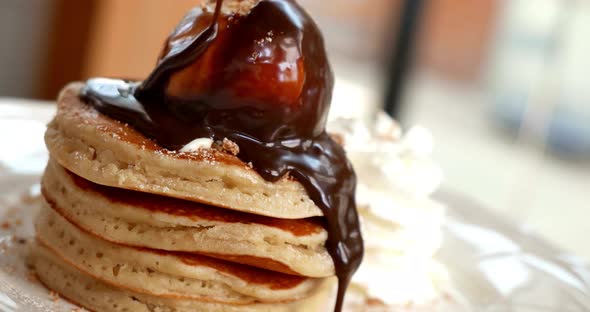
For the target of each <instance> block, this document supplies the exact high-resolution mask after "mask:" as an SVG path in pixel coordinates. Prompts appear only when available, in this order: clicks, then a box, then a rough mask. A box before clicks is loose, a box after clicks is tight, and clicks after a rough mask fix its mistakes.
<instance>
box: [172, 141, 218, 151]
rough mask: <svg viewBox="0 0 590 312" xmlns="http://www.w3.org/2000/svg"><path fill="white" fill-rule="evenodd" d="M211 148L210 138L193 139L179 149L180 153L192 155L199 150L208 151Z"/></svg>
mask: <svg viewBox="0 0 590 312" xmlns="http://www.w3.org/2000/svg"><path fill="white" fill-rule="evenodd" d="M211 146H213V140H212V139H210V138H198V139H194V140H192V141H191V142H189V143H188V144H187V145H185V146H184V147H183V148H181V149H180V151H181V152H182V153H194V152H197V151H198V150H200V149H210V148H211Z"/></svg>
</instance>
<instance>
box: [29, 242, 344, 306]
mask: <svg viewBox="0 0 590 312" xmlns="http://www.w3.org/2000/svg"><path fill="white" fill-rule="evenodd" d="M29 264H30V265H31V266H32V267H33V268H34V270H35V271H36V274H37V277H38V278H39V280H40V281H41V282H42V283H43V284H44V285H45V286H47V287H48V288H50V289H52V290H54V291H56V292H57V293H59V294H60V295H61V296H62V297H64V298H66V299H68V300H70V301H72V302H74V303H76V304H78V305H81V306H83V307H85V308H87V309H89V310H91V311H96V312H103V311H105V312H106V311H109V312H111V311H112V312H136V311H137V312H143V311H145V312H153V311H158V312H200V311H203V312H205V311H211V312H215V311H227V312H232V311H245V312H248V311H252V312H254V311H268V312H271V311H272V312H274V311H278V312H280V311H312V312H313V311H328V310H329V308H330V302H329V300H328V298H329V297H330V293H331V290H332V284H333V281H332V280H329V281H326V283H325V284H324V285H322V286H321V287H320V288H318V290H317V291H315V292H314V294H313V295H312V296H310V297H308V298H306V299H302V300H299V301H294V302H290V303H274V304H273V303H256V304H249V305H232V304H223V303H212V302H203V301H197V300H186V299H174V298H163V297H157V296H153V295H147V294H141V293H137V292H133V291H129V290H125V289H120V288H116V287H113V286H111V285H108V284H106V283H103V282H101V281H98V280H96V279H94V278H92V277H90V276H88V275H85V274H83V273H82V272H80V271H78V270H76V269H74V268H73V267H71V266H69V265H68V264H67V263H65V262H63V261H62V260H61V259H60V258H59V257H58V256H56V255H55V254H54V253H53V252H52V251H50V250H49V249H47V248H45V247H43V246H42V245H36V246H34V247H33V249H32V252H31V255H30V257H29Z"/></svg>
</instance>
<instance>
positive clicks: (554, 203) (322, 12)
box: [0, 0, 590, 259]
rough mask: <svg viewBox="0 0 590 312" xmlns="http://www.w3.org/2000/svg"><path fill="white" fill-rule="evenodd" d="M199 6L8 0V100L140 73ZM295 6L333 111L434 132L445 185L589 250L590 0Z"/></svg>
mask: <svg viewBox="0 0 590 312" xmlns="http://www.w3.org/2000/svg"><path fill="white" fill-rule="evenodd" d="M197 2H198V1H197V0H172V1H161V0H125V1H121V0H85V1H79V0H0V42H1V44H0V97H18V98H31V99H40V100H52V99H54V98H55V97H56V95H57V92H58V91H59V89H60V88H61V87H62V86H63V85H64V84H65V83H67V82H68V81H72V80H81V79H85V78H88V77H92V76H114V77H128V78H137V79H142V78H144V77H146V75H147V74H148V73H149V72H150V71H151V69H152V68H153V66H154V64H155V61H156V57H157V55H158V53H159V50H160V47H161V45H162V43H163V41H164V39H165V38H166V35H167V34H168V33H169V32H170V31H171V30H172V28H173V27H174V25H175V24H176V23H177V22H178V21H179V19H180V18H181V17H182V16H183V15H184V13H185V12H186V11H187V10H188V9H189V8H190V7H192V6H194V5H195V4H196V3H197ZM300 2H301V3H302V5H304V6H305V7H306V8H307V9H308V10H309V11H310V13H311V14H312V15H313V16H314V17H315V18H316V19H317V21H318V24H320V26H321V28H322V30H323V31H324V36H325V38H326V41H327V45H328V49H329V53H330V56H331V60H332V63H333V67H334V70H335V73H336V75H337V87H336V91H335V95H334V104H333V107H334V108H335V109H336V110H339V111H340V112H342V113H343V114H347V115H351V116H362V117H363V118H365V119H366V120H367V121H370V120H371V118H372V116H374V113H375V111H377V110H378V109H382V108H383V109H386V110H387V111H388V112H390V113H391V114H392V115H393V116H394V117H395V118H396V119H398V120H399V122H400V123H401V124H402V125H404V126H411V125H422V126H425V127H427V128H429V129H430V130H431V131H432V133H433V135H434V137H435V140H436V147H435V151H434V156H433V157H434V158H435V159H436V161H437V162H438V163H439V164H440V165H441V167H442V169H443V171H444V172H445V176H446V179H445V188H446V189H449V190H454V191H459V192H461V193H465V194H468V195H469V196H470V197H473V198H474V199H476V200H478V201H480V202H482V203H483V204H485V205H486V206H488V207H490V208H492V209H494V210H496V211H498V212H499V213H501V214H502V215H504V216H505V217H507V218H510V219H512V220H514V221H517V222H519V223H520V224H523V225H524V226H525V227H527V228H530V229H532V230H534V231H535V232H537V233H540V234H542V235H543V236H544V237H545V238H546V239H548V240H549V241H551V242H554V243H557V244H558V245H560V246H561V247H563V248H564V249H566V250H569V251H573V252H575V253H577V254H579V255H581V256H583V257H585V258H586V259H590V244H587V243H586V242H585V237H587V236H588V235H590V226H589V224H590V223H589V222H588V221H587V220H588V219H589V218H590V161H589V160H590V105H589V103H590V85H588V82H587V78H586V75H587V72H588V70H590V57H589V55H590V40H588V37H587V34H588V33H590V2H587V1H566V0H561V1H560V0H511V1H507V0H504V1H501V0H478V1H471V0H436V1H426V0H405V1H404V0H370V1H367V0H323V1H314V0H300ZM48 105H49V103H48Z"/></svg>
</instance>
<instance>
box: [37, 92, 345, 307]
mask: <svg viewBox="0 0 590 312" xmlns="http://www.w3.org/2000/svg"><path fill="white" fill-rule="evenodd" d="M81 87H82V85H81V84H72V85H70V86H68V87H66V88H65V89H64V91H63V92H62V94H61V95H60V98H59V100H58V112H57V115H56V117H55V119H54V120H53V121H52V122H51V123H50V124H49V126H48V130H47V132H46V136H45V140H46V144H47V147H48V149H49V151H50V156H51V157H50V160H49V164H48V166H47V169H46V171H45V174H44V176H43V181H42V192H43V195H44V197H45V205H44V207H43V208H42V210H41V212H40V214H39V216H38V217H37V220H36V229H37V246H36V248H34V249H33V251H32V256H31V257H30V262H31V265H32V266H33V267H34V268H35V270H36V272H37V275H38V277H39V279H40V280H41V281H42V282H43V283H44V284H45V285H47V286H48V287H49V288H51V289H53V290H55V291H56V292H58V293H59V294H61V295H62V296H63V297H65V298H67V299H70V300H71V301H73V302H76V303H79V304H80V305H82V306H84V307H87V308H89V309H91V310H94V311H234V310H236V311H237V310H239V311H283V310H286V311H292V310H297V311H325V310H327V309H329V308H328V307H327V306H326V304H327V303H328V301H329V300H327V298H328V297H329V294H330V290H331V287H329V286H330V284H332V283H331V281H332V279H331V278H328V277H331V276H333V275H334V265H333V262H332V258H331V257H330V255H329V254H328V252H327V250H326V249H325V242H326V239H327V232H326V231H325V229H324V228H323V226H322V221H323V220H322V218H321V215H322V214H321V211H320V209H319V208H318V207H317V206H316V205H315V204H314V202H313V201H312V200H311V199H310V198H309V197H308V195H307V193H306V192H305V190H304V188H303V187H302V186H301V184H299V183H298V182H297V181H295V180H293V179H291V178H289V177H284V178H283V179H282V180H280V181H278V182H274V183H271V182H268V181H266V180H264V179H263V178H262V177H260V176H259V175H258V174H257V173H256V171H254V169H253V168H251V167H250V166H249V165H248V164H245V163H243V162H242V161H240V160H239V159H238V158H237V157H236V156H234V155H232V154H231V153H227V152H224V151H223V150H222V149H216V148H207V149H199V150H196V151H194V152H190V153H180V152H173V151H169V150H166V149H163V148H161V147H159V146H158V145H157V144H155V143H154V142H153V141H151V140H149V139H147V138H146V137H144V136H143V135H142V134H140V133H139V132H137V131H135V130H134V129H132V128H131V127H129V126H128V125H126V124H123V123H120V122H118V121H116V120H113V119H111V118H109V117H107V116H105V115H102V114H100V113H98V112H97V111H96V110H95V109H94V108H93V107H91V106H90V105H86V104H85V103H83V102H82V101H81V100H80V99H79V96H78V95H79V92H80V88H81Z"/></svg>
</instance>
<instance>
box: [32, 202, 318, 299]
mask: <svg viewBox="0 0 590 312" xmlns="http://www.w3.org/2000/svg"><path fill="white" fill-rule="evenodd" d="M36 230H37V240H38V241H39V243H40V244H41V245H43V246H44V247H46V248H48V249H50V250H51V251H52V252H54V253H55V254H56V255H58V256H59V257H60V258H61V259H62V260H63V261H64V262H66V263H68V264H69V265H71V266H74V267H76V268H77V269H78V270H80V271H83V272H85V273H86V274H88V275H90V276H92V277H94V278H96V279H98V280H101V281H103V282H106V283H108V284H111V285H114V286H117V287H119V288H126V289H130V290H133V291H136V292H141V293H147V294H151V295H156V296H160V297H170V298H185V299H198V300H201V301H212V302H222V303H240V304H244V303H253V302H278V301H292V300H297V299H300V298H303V297H306V296H308V295H309V292H310V290H312V289H314V288H315V286H317V284H318V283H319V280H316V279H310V278H305V277H299V276H293V275H287V274H282V273H277V272H272V271H267V270H262V269H257V268H254V267H249V266H245V265H240V264H235V263H230V262H225V261H221V260H217V259H213V258H209V257H205V256H199V255H191V254H183V253H174V252H164V251H156V250H149V249H139V248H132V247H128V246H124V245H117V244H113V243H109V242H106V241H103V240H100V239H97V238H95V237H93V236H91V235H89V234H87V233H84V232H83V231H81V230H79V229H78V228H76V227H75V226H74V225H72V224H70V223H69V222H68V221H67V220H65V219H64V218H62V217H61V216H59V215H58V214H57V213H55V212H54V211H52V210H51V209H49V208H47V207H44V208H43V209H42V211H41V213H40V214H39V216H38V218H37V220H36Z"/></svg>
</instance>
